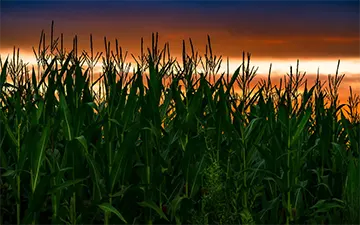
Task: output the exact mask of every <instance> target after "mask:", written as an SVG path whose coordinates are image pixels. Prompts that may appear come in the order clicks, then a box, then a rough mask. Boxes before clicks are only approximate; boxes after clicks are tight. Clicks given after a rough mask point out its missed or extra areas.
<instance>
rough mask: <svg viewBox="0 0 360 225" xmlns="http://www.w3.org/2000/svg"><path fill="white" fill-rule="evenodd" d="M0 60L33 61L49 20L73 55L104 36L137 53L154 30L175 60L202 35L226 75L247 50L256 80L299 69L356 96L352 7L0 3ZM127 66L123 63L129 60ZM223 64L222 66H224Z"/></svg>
mask: <svg viewBox="0 0 360 225" xmlns="http://www.w3.org/2000/svg"><path fill="white" fill-rule="evenodd" d="M0 12H1V14H0V54H1V56H2V57H4V56H5V55H6V54H7V53H10V52H12V48H13V47H14V46H16V47H17V48H20V53H21V55H22V56H23V58H24V59H25V61H26V60H27V61H31V62H33V61H34V55H33V53H32V47H33V46H34V47H35V48H37V46H38V43H39V39H40V34H41V30H42V29H44V31H45V32H46V33H47V40H49V38H48V37H49V34H50V28H51V21H52V20H54V22H55V33H54V34H55V36H56V37H58V36H60V33H63V34H64V38H65V45H66V46H68V48H70V46H71V43H72V38H73V37H74V35H78V42H79V47H80V49H84V50H89V35H90V34H92V35H93V40H94V47H95V50H99V51H104V36H106V37H107V39H108V40H110V41H111V42H112V44H113V46H114V43H115V41H114V40H115V38H116V39H118V40H119V44H120V45H121V46H122V47H123V49H124V50H125V51H129V52H130V53H133V54H134V55H138V54H139V53H140V39H141V37H143V38H144V41H145V45H147V46H150V40H151V33H152V32H159V42H160V46H162V45H163V44H164V43H165V42H169V43H170V50H171V53H172V55H174V56H177V57H179V56H180V54H181V45H182V40H186V41H187V40H188V39H189V38H191V39H192V41H193V43H194V46H195V48H196V49H197V50H198V51H199V52H200V53H204V51H205V45H206V42H207V35H210V37H211V43H212V47H213V52H214V53H215V54H217V55H222V56H223V58H226V57H229V58H230V70H235V69H236V68H237V66H239V64H240V63H241V62H240V61H241V57H242V52H243V51H245V52H251V54H252V62H253V63H252V65H254V66H259V70H258V73H259V75H264V74H267V72H268V70H269V65H270V63H272V64H273V65H272V66H273V68H272V69H273V73H274V74H275V75H284V74H285V73H286V72H289V67H290V65H292V66H296V60H297V59H299V60H300V69H301V70H303V71H306V72H307V74H308V76H309V78H310V77H311V76H314V74H316V72H317V69H318V68H319V67H320V73H323V74H324V75H325V76H326V75H328V74H330V73H331V74H334V73H335V71H336V66H337V60H338V59H340V60H341V63H340V72H341V73H345V74H346V79H345V80H344V82H345V83H346V84H345V85H344V86H345V89H346V90H347V89H348V85H350V84H351V85H352V86H353V87H354V89H355V90H357V91H358V92H359V93H360V69H359V68H360V45H359V43H360V38H359V34H360V32H359V27H360V26H359V20H360V17H359V1H357V0H355V1H334V0H327V1H324V0H323V1H309V0H307V1H305V0H303V1H293V0H287V1H285V0H278V1H269V0H268V1H266V0H262V1H244V0H237V1H235V0H233V1H214V0H213V1H190V0H183V1H172V0H166V1H164V0H163V1H151V0H147V1H137V0H135V1H121V0H119V1H115V0H113V1H100V0H86V1H85V0H82V1H70V0H65V1H51V0H42V1H31V0H28V1H14V0H13V1H10V0H2V1H1V2H0ZM129 60H130V59H129ZM225 64H226V63H225Z"/></svg>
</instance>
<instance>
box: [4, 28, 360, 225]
mask: <svg viewBox="0 0 360 225" xmlns="http://www.w3.org/2000/svg"><path fill="white" fill-rule="evenodd" d="M52 33H53V32H52ZM62 37H63V36H62V35H61V39H60V41H61V43H60V47H59V46H58V40H59V39H56V40H55V39H54V38H53V35H51V39H50V40H51V41H50V45H49V46H46V44H45V34H44V33H43V32H42V34H41V38H40V44H39V49H38V52H37V53H36V51H35V50H34V53H35V54H36V57H37V60H38V65H39V66H38V71H37V72H36V71H35V69H32V71H31V72H29V71H28V70H26V68H27V66H26V64H24V63H23V62H22V61H20V60H19V57H18V56H17V57H16V54H15V52H14V58H13V59H8V58H7V59H6V60H5V61H3V62H1V75H0V102H1V104H0V107H1V111H0V139H1V140H0V154H1V178H0V185H1V224H15V223H17V224H20V223H21V224H22V223H26V224H30V223H32V224H37V223H42V224H43V223H46V224H49V223H52V224H60V223H61V224H64V223H65V224H78V223H80V224H98V223H104V224H122V223H131V224H144V223H146V224H154V223H155V224H158V223H161V224H173V223H176V224H182V223H191V224H230V223H231V224H300V223H307V224H343V223H346V224H351V223H352V224H356V223H358V221H359V220H360V217H359V211H360V207H359V205H360V203H359V202H360V196H359V191H358V190H359V186H360V183H359V176H360V168H359V148H360V147H359V143H360V125H359V113H358V111H357V109H358V106H359V102H360V100H359V97H358V96H357V95H355V94H353V92H352V89H351V88H350V97H349V100H348V102H347V104H342V105H340V104H339V100H338V88H339V85H340V83H341V80H342V79H343V76H342V75H339V74H338V72H336V74H335V75H334V76H329V79H328V83H327V84H326V85H327V86H324V83H322V82H321V81H320V78H319V76H318V79H317V81H316V83H315V84H313V85H309V84H308V83H307V81H306V77H305V74H300V73H299V72H298V66H297V68H296V72H295V74H294V73H293V71H292V68H291V69H290V73H289V74H287V75H285V76H284V78H283V79H282V80H281V81H280V84H279V85H277V86H276V85H273V84H272V83H271V81H272V79H271V75H270V73H271V68H270V71H269V76H268V79H264V80H262V81H261V82H259V83H257V84H253V79H254V77H255V76H256V70H255V69H254V68H252V69H251V68H250V57H251V55H250V54H247V55H245V53H244V54H243V63H242V64H241V65H240V66H239V68H238V69H237V70H236V71H235V72H234V73H233V74H230V73H229V72H227V73H222V74H220V75H219V76H216V74H218V71H219V68H220V64H221V62H222V58H221V57H218V56H215V55H213V53H212V50H211V43H210V38H209V39H208V44H207V48H206V49H207V51H206V54H205V56H204V57H200V56H199V55H198V53H196V52H195V50H194V46H193V44H192V42H191V40H190V47H191V50H192V51H191V52H190V54H188V53H187V52H186V51H185V49H186V48H185V47H186V46H185V42H184V43H183V46H184V48H183V49H184V50H183V54H182V65H181V62H179V61H178V60H175V59H174V58H172V57H171V56H170V50H169V45H168V44H165V45H164V48H162V49H161V48H159V45H158V35H157V34H156V35H154V34H153V38H152V47H151V48H148V49H147V52H145V51H144V48H143V41H141V54H140V56H139V57H138V58H136V57H135V56H133V55H132V57H133V58H134V59H135V60H136V62H137V65H136V70H134V71H133V72H132V73H131V72H130V69H129V68H130V67H129V64H128V63H126V61H125V59H126V55H127V54H126V53H125V54H124V53H123V51H122V49H121V48H119V46H118V42H117V41H116V46H115V47H116V49H115V51H112V50H111V48H110V47H111V46H110V42H108V41H107V40H106V38H105V39H104V44H105V53H104V54H103V53H96V54H94V52H93V47H92V37H90V40H91V42H90V54H88V53H86V52H85V51H83V52H82V53H81V54H80V55H79V54H78V51H77V38H76V37H75V38H74V46H73V50H72V51H71V52H69V53H67V52H66V51H65V50H64V48H63V44H62V43H63V38H62ZM49 49H50V51H49ZM14 51H15V50H14ZM100 59H102V61H103V73H102V74H101V76H100V77H99V78H98V79H96V80H95V77H94V71H93V69H94V67H95V65H96V64H97V63H98V61H99V60H100ZM86 64H87V65H88V67H87V68H85V66H84V65H86ZM198 65H202V66H203V72H198V71H197V67H198Z"/></svg>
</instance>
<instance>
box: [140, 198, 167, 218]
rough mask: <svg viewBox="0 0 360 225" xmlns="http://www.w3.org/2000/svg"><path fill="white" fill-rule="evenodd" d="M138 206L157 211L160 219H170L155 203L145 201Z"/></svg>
mask: <svg viewBox="0 0 360 225" xmlns="http://www.w3.org/2000/svg"><path fill="white" fill-rule="evenodd" d="M138 204H139V205H140V206H142V207H147V208H151V209H153V210H155V211H156V212H157V213H158V214H159V216H160V217H162V218H164V219H165V220H167V221H169V220H168V218H167V217H166V215H165V214H164V212H163V211H162V209H161V208H160V207H159V206H157V205H156V204H155V202H153V201H143V202H138Z"/></svg>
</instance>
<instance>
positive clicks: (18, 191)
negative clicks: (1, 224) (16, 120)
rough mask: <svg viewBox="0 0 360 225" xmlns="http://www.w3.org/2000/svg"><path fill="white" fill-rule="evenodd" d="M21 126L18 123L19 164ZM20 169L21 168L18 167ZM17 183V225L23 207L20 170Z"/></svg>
mask: <svg viewBox="0 0 360 225" xmlns="http://www.w3.org/2000/svg"><path fill="white" fill-rule="evenodd" d="M20 127H21V123H20V124H19V125H18V137H17V138H18V139H17V159H18V165H19V160H20ZM17 169H19V168H17ZM16 174H17V175H16V183H17V185H16V186H17V201H16V222H17V225H20V213H21V208H20V206H21V205H20V188H21V186H20V171H17V173H16Z"/></svg>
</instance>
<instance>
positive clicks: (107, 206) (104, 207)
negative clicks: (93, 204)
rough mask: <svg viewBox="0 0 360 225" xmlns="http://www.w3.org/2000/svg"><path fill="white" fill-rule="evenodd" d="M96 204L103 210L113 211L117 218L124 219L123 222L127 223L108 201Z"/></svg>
mask: <svg viewBox="0 0 360 225" xmlns="http://www.w3.org/2000/svg"><path fill="white" fill-rule="evenodd" d="M98 206H99V208H100V209H102V210H103V211H104V212H111V213H114V214H115V215H116V216H117V217H118V218H119V219H121V220H122V221H124V223H127V222H126V220H125V218H124V217H123V216H122V215H121V213H120V212H119V211H118V210H117V209H115V208H114V207H113V206H112V205H111V204H110V203H102V204H101V205H98Z"/></svg>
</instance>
